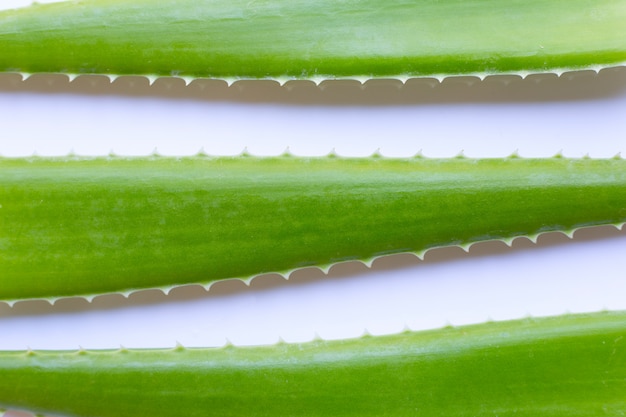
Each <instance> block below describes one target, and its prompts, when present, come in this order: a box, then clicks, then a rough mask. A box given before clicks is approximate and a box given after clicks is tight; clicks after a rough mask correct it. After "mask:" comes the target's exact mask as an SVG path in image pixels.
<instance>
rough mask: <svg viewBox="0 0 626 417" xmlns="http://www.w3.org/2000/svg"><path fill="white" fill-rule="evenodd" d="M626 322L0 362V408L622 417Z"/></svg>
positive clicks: (547, 322) (100, 414) (518, 324)
mask: <svg viewBox="0 0 626 417" xmlns="http://www.w3.org/2000/svg"><path fill="white" fill-rule="evenodd" d="M625 322H626V313H624V312H612V313H596V314H586V315H568V316H561V317H555V318H544V319H525V320H520V321H512V322H499V323H486V324H482V325H474V326H466V327H459V328H444V329H441V330H434V331H426V332H417V333H411V332H405V333H402V334H398V335H392V336H382V337H371V336H366V337H363V338H360V339H353V340H342V341H321V340H317V341H313V342H310V343H303V344H285V343H280V344H278V345H274V346H262V347H233V346H227V347H224V348H213V349H184V348H182V347H178V348H176V349H173V350H125V349H121V350H118V351H84V350H81V351H74V352H32V351H29V352H2V353H0V373H1V374H2V378H0V406H2V407H5V408H11V409H27V410H31V411H35V412H41V413H50V414H54V415H61V416H78V417H80V416H84V417H87V416H90V417H126V416H128V417H141V416H150V417H160V416H164V417H165V416H172V415H185V416H189V417H195V416H276V415H289V416H329V415H332V416H397V417H401V416H450V417H453V416H482V415H484V416H493V415H497V416H528V417H547V416H555V417H556V416H559V417H560V416H600V415H602V416H621V415H623V412H624V410H626V396H625V395H624V393H625V392H626V338H625V336H626V329H625V327H624V323H625Z"/></svg>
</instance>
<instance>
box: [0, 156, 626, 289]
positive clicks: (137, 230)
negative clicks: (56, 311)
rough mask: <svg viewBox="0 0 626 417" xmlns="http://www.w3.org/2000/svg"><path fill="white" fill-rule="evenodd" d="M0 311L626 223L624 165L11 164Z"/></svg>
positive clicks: (0, 181) (3, 220) (332, 161)
mask: <svg viewBox="0 0 626 417" xmlns="http://www.w3.org/2000/svg"><path fill="white" fill-rule="evenodd" d="M0 206H1V207H0V299H4V300H11V299H23V298H37V297H57V296H70V295H89V294H97V293H104V292H114V291H124V290H132V289H138V288H154V287H159V286H171V285H179V284H186V283H208V282H211V281H214V280H219V279H225V278H233V277H243V278H246V277H249V276H253V275H257V274H261V273H265V272H277V271H289V270H291V269H294V268H298V267H303V266H307V265H328V264H331V263H333V262H338V261H344V260H350V259H368V258H372V257H375V256H378V255H381V254H388V253H397V252H407V251H416V252H420V251H423V250H426V249H428V248H433V247H438V246H445V245H456V244H468V243H472V242H477V241H481V240H487V239H501V238H511V237H515V236H523V235H534V234H537V233H540V232H545V231H552V230H564V231H568V230H572V229H575V228H578V227H582V226H590V225H599V224H616V223H621V222H624V221H626V161H624V160H622V159H606V160H591V159H578V160H574V159H562V158H553V159H546V160H541V159H521V158H505V159H484V160H475V159H463V158H456V159H425V158H412V159H385V158H362V159H359V158H355V159H344V158H332V157H330V158H295V157H290V156H283V157H275V158H255V157H222V158H212V157H203V156H198V157H187V158H163V157H155V158H117V157H113V158H106V157H105V158H72V157H67V158H28V159H10V158H4V159H0Z"/></svg>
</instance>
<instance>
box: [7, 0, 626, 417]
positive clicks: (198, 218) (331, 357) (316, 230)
mask: <svg viewBox="0 0 626 417" xmlns="http://www.w3.org/2000/svg"><path fill="white" fill-rule="evenodd" d="M381 3H382V4H381ZM625 21H626V2H625V1H624V0H593V1H592V0H572V1H570V2H568V3H567V5H564V4H563V3H562V2H557V1H545V0H526V1H521V0H507V1H501V2H494V1H492V0H448V1H432V0H426V1H417V0H414V1H406V0H391V1H386V2H380V1H374V0H364V1H359V2H355V1H331V0H315V1H306V2H305V1H297V0H296V1H289V0H280V1H279V0H274V1H252V2H249V1H245V2H243V1H239V0H235V1H224V0H220V1H210V0H197V1H190V0H189V1H184V0H160V1H157V0H135V1H133V2H128V1H126V0H92V1H80V0H79V1H72V2H66V3H61V4H54V5H45V6H42V5H35V6H32V7H29V8H24V9H21V10H12V11H5V12H1V13H0V51H1V52H0V71H1V72H20V73H24V74H29V73H37V72H46V73H49V72H53V73H67V74H69V75H76V74H107V75H112V76H116V75H145V76H148V77H150V78H155V77H159V76H179V77H183V78H185V79H193V78H196V77H209V78H223V79H226V80H227V81H234V80H236V79H241V78H250V79H264V78H271V79H277V80H279V81H285V80H289V79H313V80H316V81H319V80H323V79H327V78H356V79H361V80H364V79H368V78H376V77H378V78H381V77H383V78H384V77H396V78H400V79H403V80H404V79H406V78H410V77H416V76H434V77H444V76H449V75H478V76H481V77H482V76H485V75H489V74H500V73H512V74H521V75H524V74H527V73H532V72H561V71H565V70H575V69H583V68H592V69H599V68H602V67H606V66H614V65H623V64H624V63H626V25H624V22H625ZM625 221H626V163H625V162H624V161H623V160H621V159H619V158H616V159H610V160H591V159H581V160H572V159H563V158H554V159H546V160H534V159H521V158H516V157H512V158H506V159H484V160H475V159H463V158H458V159H450V160H437V159H435V160H431V159H424V158H414V159H385V158H380V157H374V158H363V159H343V158H336V157H329V158H294V157H289V156H282V157H277V158H252V157H245V156H244V157H238V158H211V157H207V156H202V155H199V156H196V157H189V158H161V157H152V158H119V157H109V158H79V157H67V158H20V159H10V158H3V159H0V250H1V251H0V271H1V272H0V299H4V300H9V301H11V300H17V299H28V298H46V299H54V298H56V297H63V296H72V295H84V296H90V295H94V294H98V293H103V292H116V291H132V290H135V289H139V288H152V287H163V288H165V289H167V288H170V287H172V286H176V285H181V284H186V283H196V282H201V283H206V284H210V283H211V282H214V281H215V280H220V279H226V278H244V279H246V278H248V277H250V276H254V275H257V274H259V273H263V272H270V271H280V272H284V273H288V272H289V271H290V270H293V269H295V268H299V267H302V266H307V265H318V266H322V267H323V266H327V265H330V264H332V263H334V262H338V261H343V260H351V259H361V260H364V261H366V262H367V261H369V260H371V259H373V258H375V257H377V256H379V255H383V254H387V253H396V252H415V253H417V254H418V255H421V254H423V253H424V251H426V250H428V249H430V248H434V247H439V246H446V245H462V246H464V247H468V246H469V245H471V244H472V243H474V242H479V241H483V240H492V239H502V240H505V241H508V240H511V239H513V238H515V237H518V236H527V237H530V238H534V237H536V236H537V235H538V234H540V233H542V232H546V231H563V232H566V233H570V232H572V231H573V230H575V229H576V228H579V227H585V226H592V225H599V224H614V225H622V224H623V223H624V222H625ZM625 319H626V313H624V312H613V313H608V312H606V313H597V314H588V315H577V316H563V317H557V318H550V319H526V320H522V321H516V322H503V323H487V324H483V325H476V326H468V327H462V328H446V329H442V330H437V331H429V332H421V333H409V332H407V333H404V334H399V335H394V336H385V337H376V338H373V337H369V336H367V337H364V338H361V339H358V340H344V341H333V342H331V341H321V340H318V341H314V342H311V343H305V344H292V345H288V344H284V343H281V344H278V345H275V346H266V347H254V348H251V347H245V348H244V347H239V348H235V347H232V346H227V347H224V348H221V349H185V348H182V347H178V348H175V349H173V350H168V351H166V350H131V351H128V350H125V349H121V350H119V351H115V352H114V351H83V350H81V351H76V352H32V351H28V352H0V406H1V407H5V408H15V409H28V410H31V411H35V412H43V413H51V414H55V415H56V414H60V415H66V416H101V417H107V416H116V417H117V416H142V415H146V416H148V415H149V416H151V417H155V416H156V417H158V416H166V415H167V416H169V415H173V414H184V415H189V416H196V415H197V416H200V415H202V416H205V415H218V416H229V415H233V416H242V415H246V416H255V415H256V416H264V415H267V416H269V415H311V416H315V415H320V416H322V415H323V416H328V415H333V416H334V415H337V416H341V415H350V416H354V415H358V416H368V415H372V416H382V415H392V416H403V415H411V416H431V415H432V416H440V415H445V416H475V415H498V416H505V415H516V416H562V415H615V416H617V415H623V414H624V411H625V410H626V400H625V397H624V392H626V350H625V349H624V346H623V345H624V342H623V341H624V333H625V332H626V331H625V326H624V323H626V321H625Z"/></svg>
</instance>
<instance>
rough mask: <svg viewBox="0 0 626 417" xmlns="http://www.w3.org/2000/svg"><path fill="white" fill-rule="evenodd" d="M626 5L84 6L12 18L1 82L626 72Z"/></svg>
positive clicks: (120, 0) (470, 1)
mask: <svg viewBox="0 0 626 417" xmlns="http://www.w3.org/2000/svg"><path fill="white" fill-rule="evenodd" d="M625 21H626V1H624V0H569V1H568V2H567V4H564V3H563V2H561V1H555V0H502V1H494V0H445V1H434V0H385V1H381V0H359V1H348V0H341V1H337V0H257V1H248V0H245V1H244V0H158V1H157V0H134V1H128V0H79V1H69V2H62V3H55V4H48V5H35V6H32V7H27V8H23V9H17V10H10V11H5V12H2V13H0V51H2V53H1V54H0V71H18V72H23V73H36V72H47V73H49V72H55V73H69V74H84V73H97V74H112V75H125V74H137V75H148V76H155V77H156V76H180V77H184V78H190V79H191V78H194V77H211V78H223V79H227V80H229V81H233V80H236V79H240V78H251V79H258V78H275V79H278V80H281V81H284V80H288V79H314V80H322V79H325V78H346V77H348V78H357V79H368V78H372V77H386V78H388V77H397V78H400V79H406V78H408V77H416V76H446V75H459V74H468V75H479V76H484V75H489V74H498V73H521V74H526V73H529V72H560V71H564V70H572V69H581V68H595V69H598V68H601V67H605V66H614V65H623V64H624V63H626V25H624V22H625Z"/></svg>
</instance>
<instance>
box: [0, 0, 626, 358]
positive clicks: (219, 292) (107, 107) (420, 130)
mask: <svg viewBox="0 0 626 417" xmlns="http://www.w3.org/2000/svg"><path fill="white" fill-rule="evenodd" d="M26 3H27V2H25V1H12V2H8V1H6V0H5V1H4V2H3V4H2V6H1V8H9V7H11V6H19V5H24V4H26ZM625 115H626V69H625V68H614V69H607V70H603V71H601V72H600V73H599V74H596V73H595V72H591V71H589V72H581V73H566V74H563V75H561V76H560V77H558V76H556V75H537V76H530V77H528V78H526V79H522V78H521V77H516V76H499V77H489V78H487V79H486V80H485V81H482V82H481V81H479V80H478V79H476V78H468V77H464V78H454V79H447V80H445V81H444V82H442V83H440V82H439V81H438V80H433V79H428V80H410V81H409V82H408V83H407V84H406V85H403V84H402V83H400V82H397V81H393V80H383V81H376V82H368V83H366V84H365V85H364V86H362V85H361V84H360V83H358V82H355V81H329V82H324V83H322V85H321V86H320V87H318V86H316V85H314V84H313V83H310V82H289V83H287V85H286V86H282V87H281V86H279V85H278V84H277V83H274V82H271V81H266V82H237V83H235V84H234V85H232V86H230V87H228V86H227V85H226V83H224V82H222V81H208V80H199V81H195V82H193V83H191V84H190V85H189V86H187V87H186V86H185V83H184V82H183V81H182V80H178V79H161V80H158V81H157V82H156V83H155V84H154V85H153V86H151V87H150V86H149V85H148V81H147V79H145V78H141V77H125V78H121V79H118V80H116V81H115V82H113V83H110V82H109V81H108V79H107V78H105V77H79V78H77V79H76V80H74V81H72V82H71V83H70V82H68V80H67V77H64V76H35V77H33V78H31V79H28V80H27V81H24V82H22V81H21V76H20V75H17V74H9V75H0V154H1V155H3V156H27V155H31V154H33V153H34V152H36V153H38V154H40V155H64V154H67V153H69V152H74V153H76V154H80V155H104V154H108V153H109V152H111V151H113V152H115V153H117V154H120V155H147V154H150V153H152V152H153V151H155V150H157V151H158V152H159V153H161V154H165V155H191V154H194V153H196V152H198V151H199V150H200V149H203V150H204V151H206V152H207V153H209V154H215V155H233V154H238V153H240V152H241V151H242V150H243V149H244V148H247V150H248V152H250V153H252V154H254V155H277V154H280V153H282V152H283V151H285V149H287V148H289V149H290V151H291V152H292V153H294V154H296V155H324V154H327V153H328V152H329V151H331V150H333V149H334V150H335V152H336V153H338V154H340V155H344V156H365V155H369V154H372V153H373V152H375V151H376V150H379V151H380V152H381V153H382V154H383V155H385V156H394V157H397V156H412V155H414V154H416V153H417V152H422V153H423V154H424V155H425V156H429V157H447V156H455V155H457V154H458V153H459V152H464V154H465V155H466V156H469V157H504V156H507V155H509V154H511V153H512V152H514V151H516V152H517V153H518V154H519V155H520V156H523V157H531V156H532V157H550V156H552V155H554V154H556V153H558V152H561V153H562V154H563V155H564V156H567V157H582V156H584V155H586V154H588V155H590V156H592V157H599V158H602V157H612V156H614V155H616V154H618V153H619V152H623V151H625V150H626V146H625V145H626V117H625ZM625 248H626V230H624V231H618V230H617V229H615V228H612V227H603V228H594V229H588V230H582V231H579V232H578V233H576V235H575V238H574V240H570V239H569V238H567V237H565V236H563V235H561V234H549V235H544V236H542V237H541V238H540V239H539V243H538V244H532V243H530V242H529V241H528V240H526V239H517V240H516V241H515V242H514V244H513V247H512V248H508V247H507V246H505V245H504V244H502V243H498V242H490V243H484V244H479V245H476V246H474V247H473V248H472V249H471V250H470V252H469V254H467V253H465V252H463V251H462V250H460V249H458V248H448V249H440V250H435V251H432V252H429V253H428V254H427V256H426V259H425V261H419V260H417V259H416V258H415V257H413V256H410V255H402V256H391V257H386V258H382V259H380V260H378V261H376V262H375V263H374V265H373V268H372V269H367V268H366V267H364V266H363V265H361V264H358V263H349V264H340V265H338V266H336V267H334V268H332V269H331V270H330V272H329V274H328V275H324V274H323V273H322V272H321V271H319V270H316V269H308V270H303V271H298V272H296V273H294V274H293V276H292V277H291V280H289V281H285V280H284V279H283V278H282V277H280V276H277V275H266V276H262V277H259V278H257V279H255V280H254V281H253V282H252V285H251V286H246V285H245V284H243V283H242V282H238V281H231V282H223V283H219V284H217V285H215V286H214V287H213V288H212V289H211V291H210V292H208V293H207V292H206V291H204V290H203V289H202V288H200V287H194V286H191V287H183V288H179V289H176V290H174V291H173V292H172V293H171V294H170V295H169V296H165V295H163V294H162V293H160V292H158V291H143V292H139V293H136V294H134V295H131V296H130V298H128V299H127V298H124V297H122V296H120V295H109V296H103V297H98V298H96V299H95V300H94V301H93V302H92V303H88V302H87V301H85V300H82V299H64V300H60V301H58V302H57V303H56V304H55V305H53V306H51V305H50V304H48V303H46V302H44V301H29V302H20V303H17V304H16V305H15V306H14V307H12V308H11V307H9V306H8V305H6V304H3V303H0V334H1V335H2V338H0V350H7V349H25V348H28V347H30V348H33V349H75V348H78V347H79V346H82V347H84V348H116V347H119V346H120V345H124V346H126V347H171V346H174V345H175V344H176V343H180V344H182V345H185V346H220V345H223V344H224V343H226V340H229V341H231V342H232V343H234V344H236V345H237V344H265V343H274V342H276V341H277V340H278V339H279V337H280V338H282V339H284V340H286V341H288V342H301V341H307V340H311V339H312V338H314V337H315V335H318V336H320V337H322V338H345V337H356V336H359V335H361V334H363V333H364V332H365V331H368V332H370V333H372V334H385V333H394V332H398V331H401V330H403V329H404V328H406V327H408V328H411V329H424V328H434V327H440V326H443V325H445V324H453V325H458V324H463V323H475V322H482V321H485V320H488V319H494V320H504V319H509V318H521V317H525V316H528V315H533V316H543V315H555V314H562V313H565V312H568V311H570V312H579V311H597V310H601V309H624V308H626V297H625V295H626V284H625V280H624V276H623V275H624V272H623V271H624V263H623V256H624V249H625ZM0 273H1V271H0Z"/></svg>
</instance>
